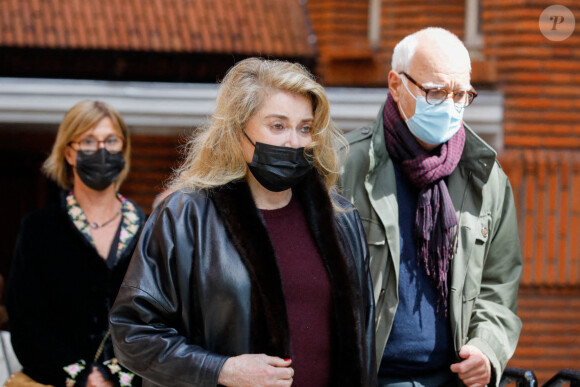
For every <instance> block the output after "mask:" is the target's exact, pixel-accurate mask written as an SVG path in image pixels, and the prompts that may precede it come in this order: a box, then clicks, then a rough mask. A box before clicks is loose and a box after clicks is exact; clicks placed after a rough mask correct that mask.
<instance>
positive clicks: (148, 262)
mask: <svg viewBox="0 0 580 387" xmlns="http://www.w3.org/2000/svg"><path fill="white" fill-rule="evenodd" d="M341 140H342V136H341V135H340V133H339V132H338V130H337V129H336V128H335V126H334V125H333V124H332V122H331V119H330V114H329V104H328V100H327V97H326V94H325V91H324V89H323V88H322V87H321V86H320V85H319V84H318V83H317V82H316V81H314V79H313V77H312V75H311V74H310V73H309V72H308V71H307V70H306V69H305V68H303V67H302V66H300V65H298V64H292V63H287V62H281V61H270V60H263V59H258V58H250V59H246V60H243V61H241V62H239V63H238V64H236V65H235V66H234V67H233V68H231V69H230V70H229V72H228V74H227V75H226V77H225V79H224V80H223V82H222V84H221V87H220V90H219V94H218V97H217V107H216V111H215V114H214V115H213V117H212V118H211V120H210V121H209V123H208V124H207V126H205V127H204V128H202V129H200V131H199V133H197V134H196V135H195V136H194V137H193V138H192V140H191V141H190V144H189V149H188V158H187V160H186V161H185V163H184V164H183V166H182V167H181V169H180V170H179V171H178V173H177V175H176V177H175V180H174V181H173V184H172V186H171V188H170V189H172V190H174V191H176V192H174V193H173V194H171V195H170V196H169V197H168V198H167V199H165V200H164V201H163V202H162V203H161V204H160V205H159V207H157V209H156V210H155V212H154V213H153V214H152V216H151V218H150V220H149V221H148V223H147V224H146V226H145V229H144V232H143V236H142V239H141V242H140V245H139V247H138V249H137V252H136V254H135V256H134V257H133V260H132V262H131V265H130V267H129V270H128V273H127V276H126V277H125V280H124V282H123V285H122V286H121V290H120V292H119V295H118V297H117V300H116V302H115V305H114V306H113V309H112V312H111V324H112V325H111V326H112V335H113V342H114V345H115V350H116V353H117V355H118V356H119V359H120V360H121V361H122V362H124V364H125V365H126V366H127V367H129V368H130V369H131V370H132V371H134V372H135V373H137V374H139V375H141V376H143V380H144V385H149V386H155V385H157V386H216V385H218V384H219V385H223V386H252V387H260V386H290V385H293V386H317V387H320V386H348V387H353V386H365V387H366V386H373V385H374V384H375V382H376V372H375V359H374V305H373V299H372V287H371V280H370V278H369V273H368V262H367V259H368V257H367V254H368V253H367V248H366V242H365V239H364V234H363V232H362V226H361V223H360V220H359V217H358V214H357V212H356V210H354V209H353V207H352V205H351V204H350V203H348V202H347V201H346V200H344V199H343V198H342V197H340V196H339V195H337V194H336V193H334V192H333V187H334V183H335V182H336V179H337V173H338V159H337V155H336V152H335V144H336V143H337V142H340V141H341Z"/></svg>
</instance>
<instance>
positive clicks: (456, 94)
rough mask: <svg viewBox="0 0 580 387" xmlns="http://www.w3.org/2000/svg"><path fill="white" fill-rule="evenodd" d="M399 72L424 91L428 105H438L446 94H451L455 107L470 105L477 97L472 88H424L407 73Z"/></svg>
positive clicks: (445, 97)
mask: <svg viewBox="0 0 580 387" xmlns="http://www.w3.org/2000/svg"><path fill="white" fill-rule="evenodd" d="M399 74H403V75H404V76H405V77H407V79H408V80H410V81H411V82H413V84H414V85H415V86H417V87H418V88H419V89H421V90H423V91H424V92H425V99H426V100H427V103H428V104H429V105H440V104H442V103H443V102H445V100H446V99H447V96H448V95H453V102H455V106H456V107H457V108H464V107H467V106H469V105H471V103H472V102H473V100H474V99H475V97H477V91H475V90H474V89H471V90H468V91H465V90H459V91H449V90H447V89H443V88H441V87H433V88H425V87H423V86H422V85H420V84H419V82H417V81H416V80H414V79H413V78H412V77H411V76H410V75H409V74H407V73H405V72H401V73H399Z"/></svg>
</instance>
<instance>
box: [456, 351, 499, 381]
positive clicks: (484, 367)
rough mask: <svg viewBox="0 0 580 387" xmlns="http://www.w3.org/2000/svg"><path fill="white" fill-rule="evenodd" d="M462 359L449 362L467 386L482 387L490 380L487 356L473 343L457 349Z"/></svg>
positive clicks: (489, 366)
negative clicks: (452, 362) (457, 361)
mask: <svg viewBox="0 0 580 387" xmlns="http://www.w3.org/2000/svg"><path fill="white" fill-rule="evenodd" d="M459 356H460V357H461V358H462V359H463V360H462V361H461V362H459V363H455V364H451V371H452V372H455V373H456V374H457V375H458V376H459V378H460V379H461V380H462V381H463V383H464V384H465V385H466V386H467V387H483V386H486V385H487V384H489V382H490V381H491V364H490V363H489V359H488V358H487V356H485V355H484V354H483V352H481V351H480V350H479V348H477V347H474V346H473V345H464V346H463V347H461V350H460V351H459Z"/></svg>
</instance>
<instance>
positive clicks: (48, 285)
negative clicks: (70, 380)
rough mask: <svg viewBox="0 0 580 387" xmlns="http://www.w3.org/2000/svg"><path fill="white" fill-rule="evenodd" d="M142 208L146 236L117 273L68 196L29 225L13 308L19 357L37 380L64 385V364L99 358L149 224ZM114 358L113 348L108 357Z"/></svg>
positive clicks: (14, 275)
mask: <svg viewBox="0 0 580 387" xmlns="http://www.w3.org/2000/svg"><path fill="white" fill-rule="evenodd" d="M135 207H136V208H137V211H138V214H139V217H140V227H139V231H138V232H137V234H136V236H134V237H133V239H132V240H131V241H130V242H128V245H127V248H126V249H125V251H124V252H123V254H122V256H121V257H120V258H119V260H118V262H117V264H116V265H115V266H114V267H113V268H109V267H108V266H107V262H106V261H105V260H103V259H102V258H101V257H100V256H99V254H98V253H97V251H96V249H95V248H94V247H93V246H92V245H91V244H90V242H89V241H88V240H87V238H85V237H84V236H83V235H82V234H81V233H80V231H79V230H78V229H77V228H76V227H75V225H74V224H73V222H72V221H71V219H70V217H69V215H68V214H67V211H66V205H65V202H64V198H63V200H62V202H61V203H60V205H53V206H51V207H47V208H44V209H41V210H38V211H35V212H33V213H31V214H29V215H27V216H26V217H25V218H24V219H23V221H22V224H21V228H20V233H19V235H18V240H17V243H16V249H15V254H14V261H13V264H12V270H11V276H10V280H9V282H8V292H7V301H6V304H7V307H8V313H9V316H10V322H9V323H10V330H11V334H12V345H13V347H14V351H15V353H16V356H17V357H18V360H19V361H20V363H21V364H22V365H23V372H24V373H26V374H27V375H28V376H30V377H32V378H33V379H34V380H36V381H37V382H40V383H43V384H52V385H54V386H63V385H64V383H65V379H66V377H67V374H66V373H65V372H64V370H63V369H62V367H63V366H66V365H69V364H71V363H75V362H77V361H79V360H80V359H85V360H86V361H88V362H91V361H92V360H93V357H94V356H95V352H96V350H97V348H98V346H99V343H100V342H101V340H102V338H103V336H104V335H105V333H106V332H107V330H108V326H109V324H108V314H109V309H110V307H111V305H112V303H113V301H114V300H115V297H116V295H117V293H118V290H119V287H120V285H121V281H122V279H123V277H124V275H125V271H126V270H127V266H128V264H129V260H130V258H131V255H132V253H133V250H134V248H135V245H136V243H137V239H138V236H139V234H140V232H141V228H142V226H143V223H144V221H145V215H144V214H143V212H142V211H141V210H140V209H139V208H138V207H137V206H136V205H135ZM112 356H113V352H112V346H111V345H108V346H107V347H106V348H105V351H104V353H103V357H104V359H107V358H110V357H112ZM104 359H101V360H104Z"/></svg>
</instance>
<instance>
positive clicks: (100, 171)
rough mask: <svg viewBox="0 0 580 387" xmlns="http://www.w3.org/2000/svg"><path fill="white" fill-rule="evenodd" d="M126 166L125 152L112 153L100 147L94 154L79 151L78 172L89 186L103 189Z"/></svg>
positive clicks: (99, 189) (97, 189)
mask: <svg viewBox="0 0 580 387" xmlns="http://www.w3.org/2000/svg"><path fill="white" fill-rule="evenodd" d="M124 167H125V158H124V157H123V152H119V153H110V152H108V151H107V150H106V149H105V148H100V149H99V150H97V151H96V152H95V153H93V154H92V155H87V154H85V153H83V152H82V151H80V150H79V151H77V167H76V169H77V174H78V175H79V177H80V178H81V181H82V182H83V183H85V184H86V185H87V187H89V188H92V189H94V190H95V191H102V190H104V189H105V188H107V187H108V186H110V185H111V183H113V182H114V181H115V179H116V178H117V176H119V173H121V171H122V170H123V168H124Z"/></svg>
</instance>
